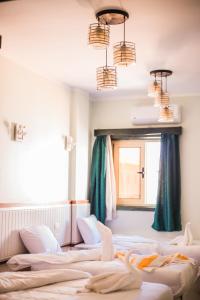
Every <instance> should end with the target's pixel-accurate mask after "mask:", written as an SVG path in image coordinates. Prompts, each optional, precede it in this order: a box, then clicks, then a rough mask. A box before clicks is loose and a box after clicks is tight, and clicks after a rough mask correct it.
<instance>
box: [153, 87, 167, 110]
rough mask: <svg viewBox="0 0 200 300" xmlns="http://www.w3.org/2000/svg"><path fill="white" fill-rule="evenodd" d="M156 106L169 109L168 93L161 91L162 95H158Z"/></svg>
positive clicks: (155, 101)
mask: <svg viewBox="0 0 200 300" xmlns="http://www.w3.org/2000/svg"><path fill="white" fill-rule="evenodd" d="M154 106H156V107H167V106H169V95H168V93H167V92H163V90H161V92H160V93H157V94H156V96H155V99H154Z"/></svg>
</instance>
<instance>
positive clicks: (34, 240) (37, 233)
mask: <svg viewBox="0 0 200 300" xmlns="http://www.w3.org/2000/svg"><path fill="white" fill-rule="evenodd" d="M20 236H21V239H22V241H23V243H24V245H25V247H26V248H27V250H28V251H29V252H30V253H45V252H48V253H56V252H59V251H62V250H61V248H60V246H59V244H58V241H57V240H56V239H55V237H54V235H53V233H52V231H51V230H50V229H49V227H47V226H45V225H37V226H31V227H27V228H24V229H22V230H20Z"/></svg>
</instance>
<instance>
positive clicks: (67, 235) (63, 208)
mask: <svg viewBox="0 0 200 300" xmlns="http://www.w3.org/2000/svg"><path fill="white" fill-rule="evenodd" d="M42 224H44V225H47V226H48V227H49V228H50V229H51V230H52V232H53V233H54V235H55V237H56V239H57V240H58V242H59V244H60V245H61V246H63V245H67V244H70V240H71V205H70V204H62V205H53V206H43V207H16V208H14V207H12V208H0V261H3V260H6V259H8V258H9V257H11V256H13V255H16V254H20V253H25V252H26V250H25V248H24V246H23V243H22V241H21V239H20V235H19V230H20V229H22V228H24V227H26V226H31V225H42Z"/></svg>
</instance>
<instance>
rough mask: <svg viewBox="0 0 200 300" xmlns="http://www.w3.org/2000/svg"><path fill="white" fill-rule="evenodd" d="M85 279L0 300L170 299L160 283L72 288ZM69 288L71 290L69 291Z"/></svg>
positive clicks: (169, 292)
mask: <svg viewBox="0 0 200 300" xmlns="http://www.w3.org/2000/svg"><path fill="white" fill-rule="evenodd" d="M86 282H87V279H81V280H74V281H67V282H61V283H56V284H51V285H47V286H43V287H39V288H34V289H29V290H25V291H18V292H12V293H7V294H2V295H0V300H27V299H29V300H94V299H95V300H122V299H126V300H172V299H173V296H172V294H171V291H170V289H169V288H168V287H167V286H165V285H161V284H153V283H143V284H142V286H141V288H140V289H135V290H130V291H119V292H115V293H110V294H106V295H103V294H97V293H78V294H75V295H73V289H74V290H76V289H77V288H78V289H79V288H82V287H84V286H85V284H86ZM69 288H71V289H72V292H69Z"/></svg>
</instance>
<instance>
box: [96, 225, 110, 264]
mask: <svg viewBox="0 0 200 300" xmlns="http://www.w3.org/2000/svg"><path fill="white" fill-rule="evenodd" d="M97 229H98V231H99V233H100V235H101V250H102V253H101V260H103V261H110V260H113V258H114V246H113V243H112V231H111V230H110V228H108V227H107V226H105V225H104V224H102V223H101V222H99V221H98V222H97Z"/></svg>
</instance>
